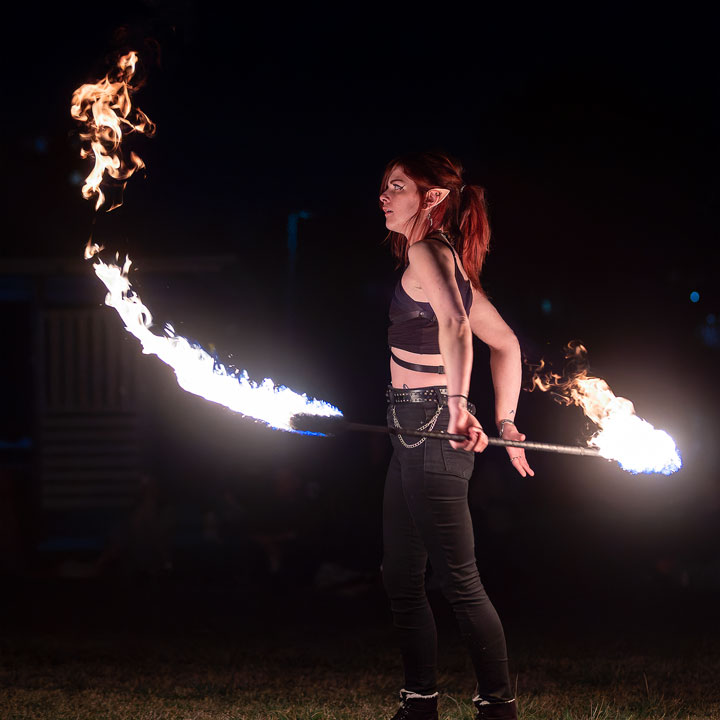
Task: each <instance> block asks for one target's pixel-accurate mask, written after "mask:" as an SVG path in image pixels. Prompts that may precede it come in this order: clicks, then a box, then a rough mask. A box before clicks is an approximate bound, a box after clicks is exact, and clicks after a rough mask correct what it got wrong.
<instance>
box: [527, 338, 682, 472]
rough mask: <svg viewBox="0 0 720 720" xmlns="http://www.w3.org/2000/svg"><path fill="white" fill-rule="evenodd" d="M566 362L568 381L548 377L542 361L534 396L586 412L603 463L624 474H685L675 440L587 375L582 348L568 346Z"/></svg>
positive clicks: (573, 344)
mask: <svg viewBox="0 0 720 720" xmlns="http://www.w3.org/2000/svg"><path fill="white" fill-rule="evenodd" d="M565 360H566V362H567V366H566V372H567V378H566V379H563V377H562V376H560V375H558V374H557V373H552V372H548V371H547V370H546V369H545V363H544V361H541V362H540V365H538V366H537V367H535V368H534V372H533V376H532V379H531V382H532V386H531V387H530V390H531V391H532V390H534V389H536V388H537V389H538V390H541V391H542V392H548V391H550V392H552V394H553V396H554V397H555V399H556V400H558V402H562V403H564V404H565V405H577V406H578V407H580V408H582V411H583V412H584V413H585V415H586V417H588V418H589V419H590V420H591V421H592V422H593V423H595V425H597V427H598V431H597V432H596V433H595V434H594V435H593V436H592V437H591V438H590V440H588V445H590V446H592V447H596V448H598V450H599V451H600V454H601V455H602V456H603V457H604V458H607V459H608V460H616V461H617V462H619V463H620V466H621V467H622V468H623V470H627V471H628V472H631V473H663V474H664V475H670V474H671V473H674V472H676V471H677V470H679V469H680V467H681V466H682V461H681V459H680V455H679V453H678V450H677V447H676V446H675V441H674V440H673V439H672V438H671V437H670V435H668V434H667V433H666V432H665V431H664V430H656V429H655V428H654V427H653V426H652V425H651V424H650V423H649V422H647V421H646V420H643V419H642V418H641V417H638V416H637V415H636V414H635V407H634V406H633V404H632V402H631V401H630V400H628V399H626V398H623V397H617V396H616V395H615V393H613V391H612V390H611V389H610V386H609V385H608V384H607V383H606V382H605V380H603V379H602V378H598V377H593V376H591V375H589V374H588V368H587V350H586V349H585V347H584V346H583V345H581V344H580V343H578V342H571V343H568V345H567V347H566V353H565Z"/></svg>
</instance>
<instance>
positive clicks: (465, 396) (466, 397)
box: [448, 394, 470, 402]
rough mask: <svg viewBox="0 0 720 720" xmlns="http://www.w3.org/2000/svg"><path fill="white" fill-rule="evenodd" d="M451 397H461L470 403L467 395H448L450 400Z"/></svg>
mask: <svg viewBox="0 0 720 720" xmlns="http://www.w3.org/2000/svg"><path fill="white" fill-rule="evenodd" d="M451 397H461V398H465V399H466V400H467V401H468V402H470V398H469V397H468V396H467V395H460V394H457V395H448V399H450V398H451Z"/></svg>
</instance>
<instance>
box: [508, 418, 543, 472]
mask: <svg viewBox="0 0 720 720" xmlns="http://www.w3.org/2000/svg"><path fill="white" fill-rule="evenodd" d="M503 428H504V430H503V433H502V439H503V440H520V441H521V442H522V441H523V440H525V435H523V433H521V432H520V431H519V430H518V429H517V428H516V427H515V425H513V424H512V423H505V424H504V425H503ZM505 449H506V450H507V453H508V456H509V457H510V462H511V463H512V466H513V467H514V468H515V469H516V470H517V471H518V472H519V473H520V474H521V475H522V476H523V477H525V476H526V475H530V476H531V477H533V476H534V475H535V473H534V472H533V469H532V468H531V467H530V465H528V461H527V458H526V457H525V450H523V448H518V447H508V448H505Z"/></svg>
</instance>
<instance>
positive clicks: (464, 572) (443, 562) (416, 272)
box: [380, 153, 533, 720]
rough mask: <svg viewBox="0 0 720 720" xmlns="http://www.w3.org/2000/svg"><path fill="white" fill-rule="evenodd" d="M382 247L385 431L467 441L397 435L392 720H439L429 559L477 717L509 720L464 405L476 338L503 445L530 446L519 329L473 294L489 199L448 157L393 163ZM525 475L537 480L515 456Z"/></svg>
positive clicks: (477, 431) (476, 448) (469, 418)
mask: <svg viewBox="0 0 720 720" xmlns="http://www.w3.org/2000/svg"><path fill="white" fill-rule="evenodd" d="M380 206H381V208H382V211H383V213H384V214H385V225H386V227H387V229H388V230H389V233H390V234H389V241H390V245H391V248H392V251H393V254H394V255H395V257H396V259H397V260H398V263H399V266H401V267H403V268H404V270H403V272H402V276H401V278H400V280H399V282H398V284H397V287H396V289H395V294H394V297H393V299H392V303H391V305H390V328H389V331H388V344H389V346H390V357H391V359H390V376H391V385H390V386H389V387H388V389H387V399H388V410H387V422H388V424H389V426H391V427H395V428H400V427H402V428H423V429H428V430H433V429H434V430H447V431H448V432H451V433H459V434H461V435H464V436H466V437H467V440H465V441H464V442H450V441H447V440H438V439H431V438H420V439H419V440H418V439H417V438H411V437H404V436H403V435H402V434H400V435H392V444H393V455H392V459H391V460H390V466H389V468H388V472H387V479H386V484H385V492H384V500H383V543H384V554H383V582H384V584H385V588H386V590H387V593H388V596H389V598H390V604H391V609H392V614H393V620H394V625H395V628H396V632H397V636H398V638H399V643H400V650H401V654H402V659H403V665H404V670H405V683H404V687H403V689H402V690H401V691H400V700H401V705H400V709H399V710H398V712H397V713H396V714H395V716H394V717H393V720H437V717H438V714H437V698H438V689H437V674H436V660H437V648H436V645H437V642H436V629H435V620H434V617H433V613H432V610H431V608H430V605H429V603H428V600H427V596H426V593H425V570H426V566H427V561H428V559H429V561H430V565H431V566H432V570H433V573H434V574H435V576H436V577H437V578H438V580H439V582H440V587H441V588H442V592H443V594H444V595H445V597H446V598H447V599H448V601H449V602H450V604H451V606H452V608H453V611H454V613H455V616H456V618H457V622H458V625H459V628H460V632H461V634H462V636H463V638H464V640H465V641H466V643H467V647H468V649H469V652H470V655H471V658H472V662H473V665H474V668H475V673H476V677H477V687H476V690H475V696H474V698H473V702H474V703H475V705H476V707H477V710H478V715H477V718H478V719H486V720H511V719H514V718H517V709H516V702H515V698H514V696H513V691H512V688H511V685H510V677H509V672H508V661H507V651H506V646H505V635H504V632H503V627H502V624H501V622H500V619H499V617H498V615H497V612H496V611H495V608H494V607H493V605H492V603H491V602H490V600H489V598H488V596H487V594H486V592H485V589H484V588H483V585H482V583H481V581H480V576H479V574H478V570H477V565H476V562H475V549H474V539H473V530H472V521H471V517H470V510H469V507H468V501H467V495H468V482H469V480H470V477H471V475H472V472H473V465H474V460H475V453H476V452H482V451H483V450H484V449H485V448H486V447H487V445H488V437H487V435H486V434H485V431H484V430H483V428H482V427H481V425H480V423H479V422H478V420H477V419H476V417H475V414H474V413H475V409H474V407H473V405H472V404H471V403H470V402H469V401H468V397H469V391H470V375H471V370H472V360H473V352H472V335H473V334H475V335H476V336H477V337H478V338H479V339H480V340H482V341H483V342H484V343H486V344H487V345H488V346H489V348H490V367H491V372H492V378H493V386H494V391H495V418H496V424H497V428H498V432H499V434H500V436H502V437H503V438H507V439H512V440H524V439H525V436H524V435H523V434H522V433H520V431H519V430H518V429H517V426H516V424H515V423H516V411H517V402H518V396H519V393H520V383H521V356H520V348H519V345H518V342H517V339H516V337H515V334H514V333H513V332H512V330H511V329H510V328H509V327H508V325H507V324H506V323H505V322H504V320H503V319H502V318H501V317H500V315H499V313H498V312H497V310H496V309H495V308H494V307H493V305H492V304H491V303H490V301H489V300H488V299H487V297H486V296H485V294H484V293H483V291H482V288H481V286H480V270H481V268H482V264H483V260H484V258H485V255H486V253H487V250H488V243H489V238H490V228H489V224H488V218H487V212H486V205H485V197H484V191H483V189H482V188H481V187H479V186H477V185H470V184H468V183H466V182H465V180H464V179H463V169H462V166H461V165H460V164H459V163H458V162H457V161H455V160H454V159H452V158H450V157H448V156H447V155H445V154H442V153H418V154H410V155H405V156H402V157H399V158H397V159H395V160H393V161H392V162H390V163H389V164H388V166H387V168H386V169H385V174H384V177H383V180H382V186H381V193H380ZM507 450H508V456H509V462H510V463H512V465H513V467H514V468H515V469H516V471H517V472H518V473H520V475H522V476H523V477H525V476H526V475H532V474H533V471H532V469H531V468H530V466H529V465H528V462H527V459H526V458H525V452H524V450H522V449H518V448H514V447H510V448H508V449H507Z"/></svg>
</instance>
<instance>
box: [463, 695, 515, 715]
mask: <svg viewBox="0 0 720 720" xmlns="http://www.w3.org/2000/svg"><path fill="white" fill-rule="evenodd" d="M473 703H474V704H475V707H476V708H477V711H478V714H477V717H476V718H475V720H517V703H516V702H515V700H510V701H509V702H494V703H487V702H483V701H482V700H480V699H479V698H473Z"/></svg>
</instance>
